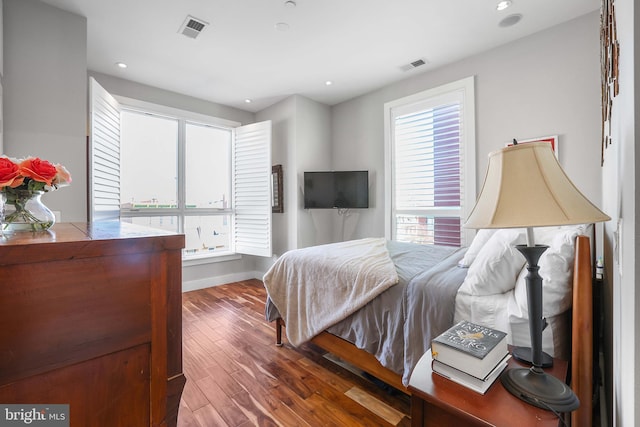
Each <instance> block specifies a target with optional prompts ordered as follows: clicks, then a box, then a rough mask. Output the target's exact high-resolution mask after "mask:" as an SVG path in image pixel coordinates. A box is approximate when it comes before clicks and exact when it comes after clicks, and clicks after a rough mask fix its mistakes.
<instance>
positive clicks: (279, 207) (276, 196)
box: [271, 165, 284, 213]
mask: <svg viewBox="0 0 640 427" xmlns="http://www.w3.org/2000/svg"><path fill="white" fill-rule="evenodd" d="M271 188H272V190H271V191H272V193H271V212H273V213H282V212H284V205H283V204H282V165H275V166H272V167H271Z"/></svg>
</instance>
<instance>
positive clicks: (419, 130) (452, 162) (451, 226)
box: [387, 88, 475, 246]
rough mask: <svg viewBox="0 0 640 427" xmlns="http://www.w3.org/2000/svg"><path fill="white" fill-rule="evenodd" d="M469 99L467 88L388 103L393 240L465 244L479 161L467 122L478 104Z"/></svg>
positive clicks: (390, 218)
mask: <svg viewBox="0 0 640 427" xmlns="http://www.w3.org/2000/svg"><path fill="white" fill-rule="evenodd" d="M467 90H468V89H467ZM471 90H472V88H471ZM466 98H468V93H466V90H465V89H452V90H444V91H442V90H441V91H436V93H429V91H428V92H426V93H422V94H418V95H417V96H413V97H409V98H408V99H403V100H399V101H396V102H395V103H393V105H388V106H387V108H388V111H387V117H388V121H389V123H388V138H389V142H388V143H389V145H390V148H389V149H388V150H387V151H388V156H389V161H388V162H387V164H388V169H389V171H388V172H389V174H390V176H391V183H390V187H391V188H390V193H391V199H390V200H389V206H390V209H389V210H390V214H389V215H388V217H389V220H390V228H391V238H393V239H394V240H398V241H407V242H414V243H422V244H438V245H448V246H461V245H463V244H466V239H465V236H464V233H463V230H462V228H461V224H462V223H463V222H464V218H466V209H465V208H468V205H469V202H468V200H469V198H468V197H467V198H465V196H468V193H469V191H470V192H471V193H472V194H473V195H474V194H475V171H474V172H473V173H472V175H473V176H472V177H470V176H469V169H470V168H469V167H468V166H467V163H469V162H471V163H475V161H474V158H473V153H474V151H475V150H473V147H472V148H469V146H470V145H471V146H474V145H475V141H474V138H473V131H471V132H470V133H471V135H468V134H467V133H468V129H469V127H470V126H469V124H468V123H466V121H467V120H468V119H469V120H471V121H472V122H473V111H472V110H473V104H472V103H471V104H470V105H469V103H468V99H466ZM469 109H471V112H470V111H469ZM470 116H471V118H469V117H470ZM470 141H471V142H470ZM470 153H471V155H472V157H471V158H470V160H469V154H470ZM469 183H471V187H470V190H469V189H467V186H469V185H470V184H469ZM474 197H475V196H473V197H472V198H471V203H472V202H473V198H474Z"/></svg>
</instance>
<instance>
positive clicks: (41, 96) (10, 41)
mask: <svg viewBox="0 0 640 427" xmlns="http://www.w3.org/2000/svg"><path fill="white" fill-rule="evenodd" d="M3 15H4V17H3V22H4V34H3V36H4V59H3V62H4V75H3V79H2V84H3V107H4V108H3V109H4V120H3V121H4V135H3V137H4V153H5V154H7V155H9V156H12V157H25V156H29V155H30V156H36V157H41V158H43V159H46V160H49V161H51V162H52V163H61V164H63V165H65V166H66V167H67V169H69V171H70V172H71V174H72V178H73V183H72V184H71V186H69V187H65V188H62V189H60V190H58V191H56V192H54V193H48V194H45V196H44V197H43V201H44V202H45V203H46V204H47V206H49V208H51V209H52V210H54V211H60V212H61V214H62V220H63V221H85V220H86V214H87V208H86V200H87V198H86V194H87V179H86V135H87V133H86V132H87V128H86V109H87V84H86V80H87V62H86V58H87V53H86V51H87V49H86V40H87V35H86V34H87V22H86V19H85V18H83V17H81V16H78V15H74V14H72V13H69V12H65V11H62V10H60V9H56V8H54V7H51V6H48V5H45V4H44V3H40V2H39V1H36V0H5V1H4V7H3Z"/></svg>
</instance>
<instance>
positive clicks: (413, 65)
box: [400, 59, 427, 71]
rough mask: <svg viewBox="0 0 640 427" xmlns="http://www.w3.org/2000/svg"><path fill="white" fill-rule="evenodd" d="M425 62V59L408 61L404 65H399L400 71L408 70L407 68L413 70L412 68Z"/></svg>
mask: <svg viewBox="0 0 640 427" xmlns="http://www.w3.org/2000/svg"><path fill="white" fill-rule="evenodd" d="M426 63H427V61H425V60H424V59H416V60H415V61H413V62H410V63H408V64H406V65H403V66H401V67H400V69H401V70H402V71H409V70H413V69H414V68H418V67H420V66H422V65H424V64H426Z"/></svg>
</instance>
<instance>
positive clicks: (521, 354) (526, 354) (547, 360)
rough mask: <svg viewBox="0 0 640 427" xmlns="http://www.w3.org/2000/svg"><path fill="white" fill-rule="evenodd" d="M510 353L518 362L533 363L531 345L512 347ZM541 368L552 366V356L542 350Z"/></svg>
mask: <svg viewBox="0 0 640 427" xmlns="http://www.w3.org/2000/svg"><path fill="white" fill-rule="evenodd" d="M511 355H512V356H513V358H514V359H516V360H519V361H520V362H523V363H526V364H529V365H533V357H532V356H531V347H514V348H513V351H511ZM540 366H541V367H542V368H550V367H552V366H553V357H551V356H550V355H549V354H547V353H545V352H544V351H543V352H542V364H541V365H540Z"/></svg>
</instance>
